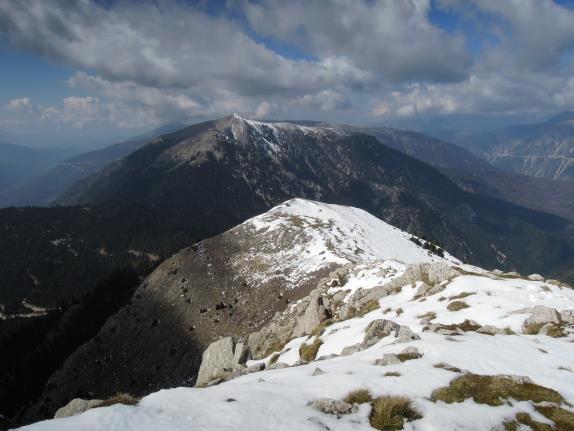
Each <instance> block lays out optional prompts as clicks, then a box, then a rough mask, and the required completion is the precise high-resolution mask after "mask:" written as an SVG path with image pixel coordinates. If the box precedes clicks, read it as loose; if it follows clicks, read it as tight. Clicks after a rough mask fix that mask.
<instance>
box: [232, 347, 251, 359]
mask: <svg viewBox="0 0 574 431" xmlns="http://www.w3.org/2000/svg"><path fill="white" fill-rule="evenodd" d="M248 359H249V347H247V345H245V344H244V343H237V345H236V346H235V352H234V354H233V363H234V364H245V363H246V362H247V360H248Z"/></svg>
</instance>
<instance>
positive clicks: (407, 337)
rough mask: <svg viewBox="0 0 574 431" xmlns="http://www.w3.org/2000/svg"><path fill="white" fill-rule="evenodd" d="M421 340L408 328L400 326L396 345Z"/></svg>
mask: <svg viewBox="0 0 574 431" xmlns="http://www.w3.org/2000/svg"><path fill="white" fill-rule="evenodd" d="M420 339H421V337H419V336H418V334H415V333H414V332H413V331H412V330H411V328H409V327H408V326H400V327H399V330H398V331H397V341H395V343H408V342H409V341H414V340H420Z"/></svg>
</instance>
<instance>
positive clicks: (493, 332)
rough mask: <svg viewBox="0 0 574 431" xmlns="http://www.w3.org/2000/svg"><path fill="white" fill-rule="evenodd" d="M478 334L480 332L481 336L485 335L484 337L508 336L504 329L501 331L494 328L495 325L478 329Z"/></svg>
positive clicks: (496, 327)
mask: <svg viewBox="0 0 574 431" xmlns="http://www.w3.org/2000/svg"><path fill="white" fill-rule="evenodd" d="M476 332H478V333H479V334H484V335H506V332H504V329H501V328H499V327H498V326H494V325H484V326H481V327H480V328H478V329H477V330H476Z"/></svg>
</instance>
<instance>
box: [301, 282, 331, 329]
mask: <svg viewBox="0 0 574 431" xmlns="http://www.w3.org/2000/svg"><path fill="white" fill-rule="evenodd" d="M309 298H310V300H309V304H308V305H307V308H306V309H305V312H304V313H303V315H302V316H300V317H298V318H297V323H296V324H295V329H294V330H293V336H294V337H301V336H302V335H308V334H310V333H311V332H313V330H314V329H315V328H316V327H317V326H319V324H320V323H321V322H323V321H325V320H327V319H328V318H329V317H331V307H330V303H329V300H328V299H327V298H324V297H323V296H322V295H321V292H320V291H313V292H311V295H310V297H309Z"/></svg>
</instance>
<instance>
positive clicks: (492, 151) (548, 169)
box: [457, 111, 574, 180]
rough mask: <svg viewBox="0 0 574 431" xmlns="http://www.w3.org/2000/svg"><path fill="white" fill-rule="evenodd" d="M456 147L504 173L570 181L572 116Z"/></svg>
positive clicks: (573, 137) (563, 115) (504, 131)
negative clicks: (487, 162)
mask: <svg viewBox="0 0 574 431" xmlns="http://www.w3.org/2000/svg"><path fill="white" fill-rule="evenodd" d="M457 143H459V144H460V145H462V146H464V147H466V148H468V149H470V150H472V151H473V152H475V154H477V155H479V156H481V157H483V158H484V159H486V160H488V161H489V162H490V163H492V164H493V165H495V166H497V167H499V168H501V169H503V170H505V171H508V172H514V173H519V174H523V175H529V176H534V177H540V178H550V179H555V180H573V179H574V112H570V111H569V112H563V113H561V114H559V115H556V116H554V117H552V118H551V119H549V120H548V121H545V122H543V123H539V124H523V125H517V126H510V127H505V128H502V129H499V130H495V131H492V132H487V133H481V134H478V135H473V136H470V137H467V138H464V139H460V140H459V141H457Z"/></svg>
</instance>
